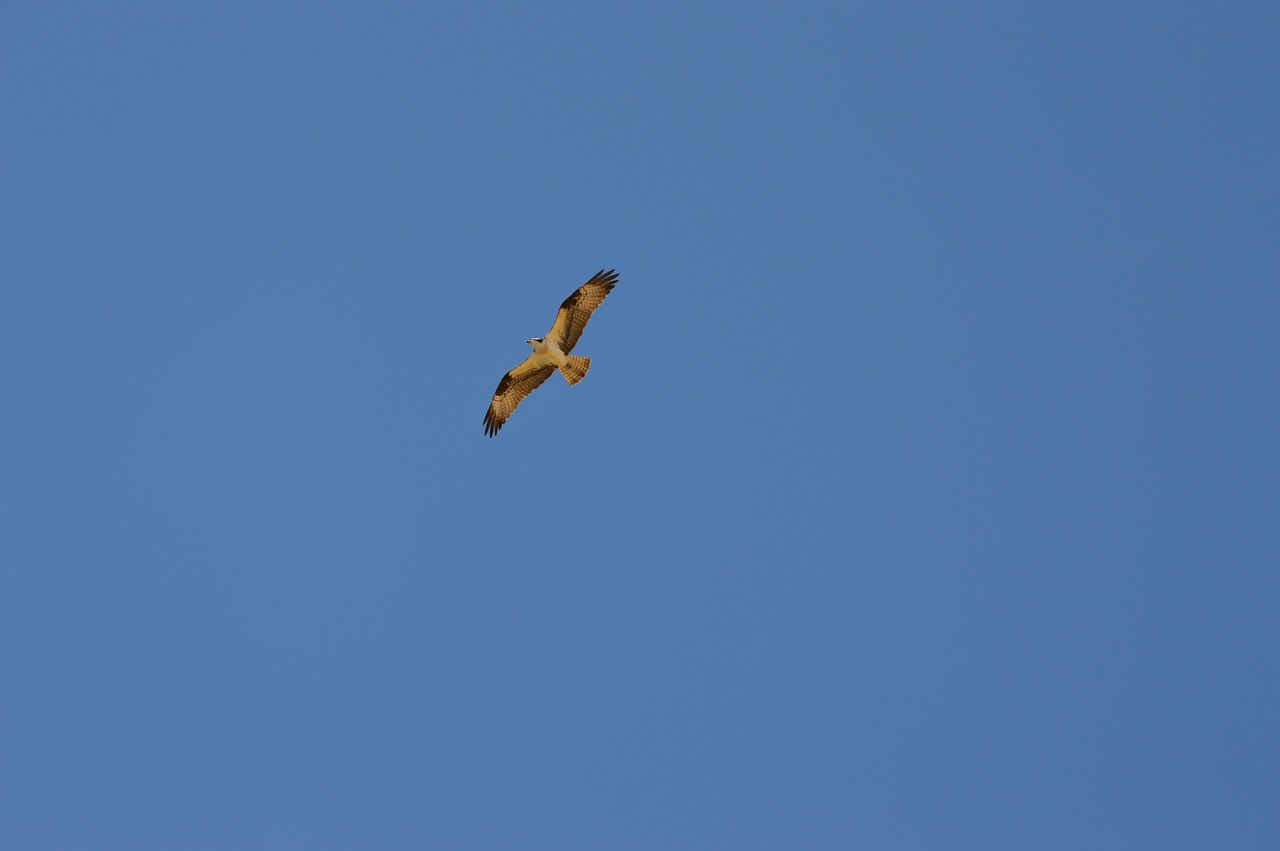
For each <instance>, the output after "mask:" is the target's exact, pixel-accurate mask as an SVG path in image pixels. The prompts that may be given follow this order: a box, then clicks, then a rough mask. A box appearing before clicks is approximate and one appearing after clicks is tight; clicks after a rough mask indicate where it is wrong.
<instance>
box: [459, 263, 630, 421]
mask: <svg viewBox="0 0 1280 851" xmlns="http://www.w3.org/2000/svg"><path fill="white" fill-rule="evenodd" d="M617 282H618V273H617V272H615V271H614V270H613V269H610V270H609V271H608V272H606V271H605V270H603V269H601V270H600V271H599V272H596V273H595V275H593V276H592V278H591V280H589V281H587V282H586V283H585V284H583V285H582V286H580V287H578V288H577V289H576V290H574V291H573V294H572V295H570V296H569V297H568V298H566V299H565V300H564V301H563V302H562V303H561V304H560V312H559V313H557V314H556V321H555V322H554V323H552V325H551V330H550V331H548V332H547V336H545V337H533V338H532V339H529V340H526V341H525V342H526V343H528V344H529V345H530V346H533V354H531V355H529V357H527V358H525V359H524V362H523V363H521V364H520V365H519V366H517V367H516V368H515V369H513V370H511V371H510V372H508V373H507V374H506V375H504V376H502V380H501V381H499V382H498V389H497V390H495V391H493V401H492V402H490V403H489V411H488V413H486V414H485V415H484V433H485V434H487V435H489V437H493V436H494V435H495V434H497V433H498V429H500V428H502V425H503V423H505V422H506V421H507V417H510V416H511V414H512V412H514V411H515V409H516V407H517V406H518V405H519V404H520V403H521V402H523V401H524V397H525V396H528V395H529V394H530V393H532V392H533V391H534V390H537V389H538V387H540V386H541V385H542V382H544V381H546V380H547V379H548V378H550V377H551V373H553V372H555V371H556V370H557V369H558V370H560V374H561V375H563V376H564V379H565V381H568V382H569V383H570V384H577V383H578V382H579V381H581V380H582V379H583V378H584V377H585V376H586V374H587V370H588V369H590V368H591V358H584V357H580V356H579V355H571V354H569V353H570V352H572V351H573V347H574V346H576V345H577V344H578V338H579V337H581V336H582V330H583V329H584V328H586V327H587V320H588V319H590V318H591V314H592V313H594V312H595V309H596V308H597V307H599V306H600V303H601V302H602V301H604V299H605V296H607V295H609V293H610V292H611V291H612V290H613V285H614V284H616V283H617Z"/></svg>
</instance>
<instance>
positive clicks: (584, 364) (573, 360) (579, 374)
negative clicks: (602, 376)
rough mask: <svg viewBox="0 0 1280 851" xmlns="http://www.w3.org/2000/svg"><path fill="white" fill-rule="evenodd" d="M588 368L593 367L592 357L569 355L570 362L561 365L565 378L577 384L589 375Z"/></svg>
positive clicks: (561, 372)
mask: <svg viewBox="0 0 1280 851" xmlns="http://www.w3.org/2000/svg"><path fill="white" fill-rule="evenodd" d="M588 369H591V358H584V357H579V356H578V355H569V362H568V363H567V364H565V365H564V366H562V367H560V374H561V375H563V376H564V380H565V381H567V382H569V383H570V384H577V383H578V382H579V381H581V380H582V379H584V378H586V377H587V370H588Z"/></svg>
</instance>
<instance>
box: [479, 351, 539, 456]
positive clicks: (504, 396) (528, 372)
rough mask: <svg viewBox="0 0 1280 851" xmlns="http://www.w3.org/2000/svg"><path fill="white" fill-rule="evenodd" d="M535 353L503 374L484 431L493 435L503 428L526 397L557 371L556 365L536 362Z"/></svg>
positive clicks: (487, 414) (486, 415)
mask: <svg viewBox="0 0 1280 851" xmlns="http://www.w3.org/2000/svg"><path fill="white" fill-rule="evenodd" d="M535 357H536V356H535V355H529V357H527V358H525V359H524V363H522V364H520V365H519V366H517V367H516V368H515V369H513V370H511V371H510V372H508V373H507V374H506V375H504V376H502V380H501V381H499V382H498V389H497V390H495V391H493V401H492V402H490V403H489V411H488V413H486V414H485V415H484V433H485V434H487V435H489V436H490V437H493V436H494V435H495V434H497V433H498V429H500V428H502V424H503V423H505V422H506V421H507V417H509V416H511V414H512V412H513V411H515V409H516V407H517V406H518V405H519V404H520V403H521V402H523V401H524V397H525V396H528V395H529V394H530V393H532V392H533V391H535V390H537V389H538V387H539V386H540V385H541V384H542V382H544V381H546V380H547V379H548V378H549V377H551V373H553V372H555V371H556V368H555V367H554V366H542V365H540V364H538V363H536V362H535Z"/></svg>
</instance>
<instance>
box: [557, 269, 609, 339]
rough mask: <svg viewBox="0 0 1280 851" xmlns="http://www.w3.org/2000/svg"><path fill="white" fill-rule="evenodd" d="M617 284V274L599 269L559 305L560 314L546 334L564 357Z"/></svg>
mask: <svg viewBox="0 0 1280 851" xmlns="http://www.w3.org/2000/svg"><path fill="white" fill-rule="evenodd" d="M617 282H618V273H617V272H615V271H614V270H612V269H610V270H609V271H608V272H606V271H605V270H604V269H601V270H600V271H599V272H596V274H595V276H594V277H592V279H591V280H589V281H587V282H586V283H585V284H583V285H582V286H580V287H578V288H577V289H576V290H574V291H573V295H571V296H569V297H568V298H566V299H565V300H564V302H563V303H562V304H561V305H560V312H559V313H557V314H556V321H555V324H553V325H552V326H551V332H550V333H549V334H547V336H548V337H550V338H551V339H552V340H555V342H556V345H557V346H559V347H560V351H562V352H564V353H565V354H566V355H567V354H569V352H571V351H573V347H574V346H576V345H577V344H578V338H579V337H581V336H582V329H583V328H586V327H587V320H588V319H590V318H591V314H592V313H593V312H595V309H596V308H597V307H599V306H600V302H602V301H604V297H605V296H607V295H608V294H609V291H610V290H612V289H613V285H614V284H616V283H617Z"/></svg>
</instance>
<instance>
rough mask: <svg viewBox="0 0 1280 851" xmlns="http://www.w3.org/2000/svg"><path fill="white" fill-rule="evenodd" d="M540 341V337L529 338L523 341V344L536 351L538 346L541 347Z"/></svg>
mask: <svg viewBox="0 0 1280 851" xmlns="http://www.w3.org/2000/svg"><path fill="white" fill-rule="evenodd" d="M542 340H543V338H542V337H530V338H529V339H528V340H525V342H526V343H528V344H529V345H531V346H533V347H534V348H535V349H536V348H538V346H541V345H542Z"/></svg>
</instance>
